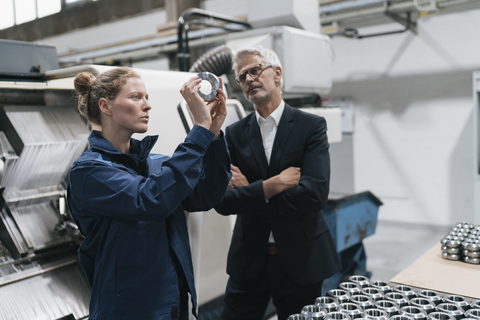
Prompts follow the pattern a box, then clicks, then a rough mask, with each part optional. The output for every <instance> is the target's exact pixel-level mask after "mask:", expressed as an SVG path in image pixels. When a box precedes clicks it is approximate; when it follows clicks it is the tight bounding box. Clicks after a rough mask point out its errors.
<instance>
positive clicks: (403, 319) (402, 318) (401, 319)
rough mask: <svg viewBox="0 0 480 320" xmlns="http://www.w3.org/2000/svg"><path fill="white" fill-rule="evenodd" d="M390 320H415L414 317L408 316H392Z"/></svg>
mask: <svg viewBox="0 0 480 320" xmlns="http://www.w3.org/2000/svg"><path fill="white" fill-rule="evenodd" d="M389 320H415V319H413V318H412V317H409V316H406V315H404V314H397V315H395V316H391V317H390V319H389Z"/></svg>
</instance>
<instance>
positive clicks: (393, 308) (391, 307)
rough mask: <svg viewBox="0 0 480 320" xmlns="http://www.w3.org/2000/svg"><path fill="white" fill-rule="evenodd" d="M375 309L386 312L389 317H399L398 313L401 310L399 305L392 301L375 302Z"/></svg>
mask: <svg viewBox="0 0 480 320" xmlns="http://www.w3.org/2000/svg"><path fill="white" fill-rule="evenodd" d="M375 307H376V308H377V309H380V310H383V311H385V312H386V313H387V314H388V316H389V317H393V316H395V315H398V311H399V310H400V307H399V306H398V304H396V303H395V302H393V301H390V300H378V301H377V302H375Z"/></svg>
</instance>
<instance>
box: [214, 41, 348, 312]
mask: <svg viewBox="0 0 480 320" xmlns="http://www.w3.org/2000/svg"><path fill="white" fill-rule="evenodd" d="M233 69H234V70H235V74H236V81H237V82H238V83H239V84H240V85H241V87H242V90H243V93H244V95H245V97H246V98H247V99H248V101H250V102H251V103H253V107H254V108H255V112H254V113H252V114H250V115H248V116H247V117H245V118H244V119H242V120H240V121H238V122H236V123H234V124H232V125H231V126H229V127H228V128H227V129H226V139H227V143H228V148H229V151H230V155H231V160H232V173H233V177H232V180H231V181H230V183H229V188H228V189H227V192H226V194H225V198H224V200H223V202H222V203H221V204H220V205H219V206H217V207H216V210H217V211H218V212H219V213H221V214H223V215H230V214H237V221H236V224H235V228H234V231H233V236H232V242H231V245H230V250H229V253H228V261H227V273H228V274H229V276H230V278H229V280H228V284H227V289H226V293H225V300H224V311H223V315H222V319H244V320H255V319H262V317H263V315H264V313H265V310H266V308H267V305H268V302H269V300H270V298H272V300H273V304H274V305H275V307H276V309H277V314H278V319H279V320H285V319H286V318H288V316H289V315H291V314H294V313H298V312H300V310H301V308H302V307H303V306H305V305H307V304H312V303H314V302H315V299H316V298H317V297H319V296H321V288H322V282H323V279H325V278H327V277H329V276H331V275H333V274H335V273H336V272H337V271H339V262H338V257H337V253H336V250H335V245H334V242H333V239H332V236H331V234H330V231H329V229H328V225H327V222H326V221H325V219H324V217H323V214H322V212H321V210H322V208H323V207H324V206H325V204H326V202H327V196H328V191H329V180H330V159H329V154H328V147H329V145H328V141H327V135H326V131H327V126H326V122H325V119H324V118H322V117H318V116H315V115H312V114H307V113H305V112H302V111H300V110H298V109H293V108H291V107H290V106H288V105H287V104H285V102H284V101H283V99H282V92H281V83H282V67H281V64H280V61H279V59H278V57H277V55H276V54H275V53H274V52H273V51H271V50H266V49H264V48H262V47H255V48H250V49H245V50H242V51H240V52H238V53H237V55H236V57H235V59H234V65H233Z"/></svg>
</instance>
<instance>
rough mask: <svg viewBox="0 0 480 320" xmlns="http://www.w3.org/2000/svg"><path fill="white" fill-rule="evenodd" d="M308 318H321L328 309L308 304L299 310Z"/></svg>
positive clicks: (315, 319) (311, 319) (314, 319)
mask: <svg viewBox="0 0 480 320" xmlns="http://www.w3.org/2000/svg"><path fill="white" fill-rule="evenodd" d="M300 313H301V314H303V315H304V316H305V317H307V319H309V320H323V318H325V316H326V315H327V313H328V311H327V310H325V309H323V308H322V307H320V306H319V305H316V304H309V305H307V306H304V307H303V308H302V310H301V311H300Z"/></svg>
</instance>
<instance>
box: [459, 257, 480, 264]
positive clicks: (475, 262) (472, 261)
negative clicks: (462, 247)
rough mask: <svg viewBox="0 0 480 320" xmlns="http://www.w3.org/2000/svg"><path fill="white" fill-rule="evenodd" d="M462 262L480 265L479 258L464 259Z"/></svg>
mask: <svg viewBox="0 0 480 320" xmlns="http://www.w3.org/2000/svg"><path fill="white" fill-rule="evenodd" d="M463 261H465V262H467V263H471V264H480V258H470V257H464V258H463Z"/></svg>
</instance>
